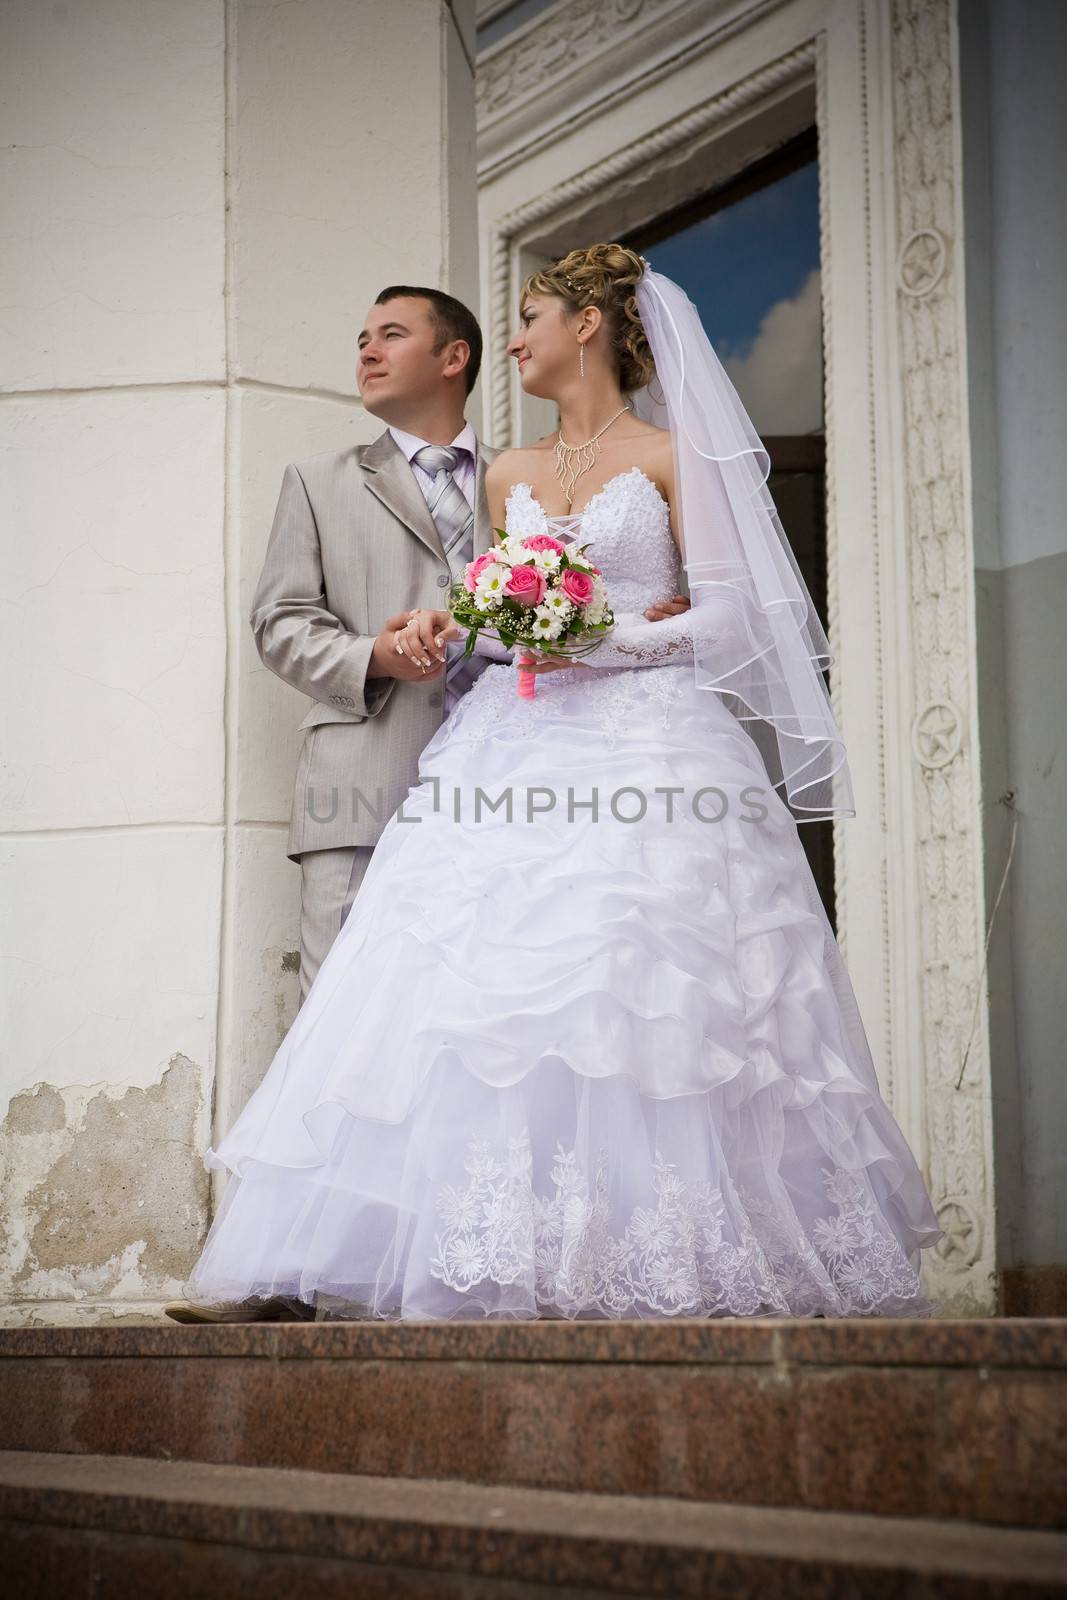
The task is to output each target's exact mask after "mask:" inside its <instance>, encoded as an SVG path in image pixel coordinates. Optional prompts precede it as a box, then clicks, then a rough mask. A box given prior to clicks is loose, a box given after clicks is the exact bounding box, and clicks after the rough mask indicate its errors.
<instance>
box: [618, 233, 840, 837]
mask: <svg viewBox="0 0 1067 1600" xmlns="http://www.w3.org/2000/svg"><path fill="white" fill-rule="evenodd" d="M643 259H644V258H643V257H642V260H643ZM636 296H637V305H638V310H639V313H640V316H641V322H642V325H643V327H644V330H645V334H646V337H647V339H648V343H649V346H650V347H651V350H652V357H653V360H654V361H655V364H656V376H655V377H654V378H653V380H652V383H651V385H650V386H649V388H647V389H640V390H637V391H636V392H635V394H634V395H633V400H634V407H635V411H636V413H637V415H638V416H640V417H643V418H644V419H645V420H646V421H649V422H653V423H655V424H656V425H657V426H659V427H664V428H668V429H669V430H670V432H671V435H672V437H673V441H674V464H675V483H676V493H677V501H678V508H679V519H680V532H681V537H682V546H683V551H684V562H685V570H686V574H687V576H688V580H689V590H690V595H691V598H692V602H693V606H694V608H701V609H703V608H704V607H709V606H710V607H713V608H714V615H713V616H712V617H710V618H702V619H701V625H700V626H694V650H693V654H694V661H695V669H696V681H697V686H698V687H699V688H701V689H711V690H713V691H714V692H715V693H717V694H721V695H722V696H723V697H724V698H725V700H726V703H727V705H728V706H729V708H730V710H731V711H732V712H733V714H734V715H735V716H736V717H737V718H738V719H739V720H740V721H742V722H747V723H750V724H751V726H750V728H749V732H750V733H751V735H752V737H753V738H754V739H755V740H756V742H757V744H758V745H759V748H760V753H761V754H762V756H763V759H764V761H765V763H766V765H767V772H768V776H769V777H770V780H771V782H772V783H773V785H774V786H775V788H776V789H778V790H779V791H781V790H783V789H784V791H785V793H784V794H783V796H782V798H783V799H784V800H785V801H786V802H787V804H788V805H789V807H790V809H791V811H792V812H793V814H794V817H795V819H796V821H797V822H798V823H799V822H816V821H819V820H821V819H823V818H826V817H833V816H855V814H856V812H855V805H854V803H853V796H852V780H851V776H850V773H849V768H848V759H847V756H846V753H845V745H844V741H843V739H842V737H841V734H840V731H839V729H838V726H837V723H836V721H835V720H834V714H833V711H832V709H831V706H830V698H829V695H828V693H827V690H826V684H825V681H824V679H823V676H822V673H823V669H824V668H825V667H826V666H828V665H829V663H830V661H831V660H832V656H831V653H830V647H829V644H828V643H827V639H826V634H825V633H824V631H823V628H822V624H821V623H820V621H819V618H818V615H817V613H816V611H815V607H814V606H813V604H812V601H811V597H810V595H809V594H808V591H807V588H806V586H805V584H804V579H803V578H802V577H801V574H800V569H799V567H798V566H797V563H796V559H795V557H794V555H793V552H792V550H791V549H790V548H789V543H788V541H787V539H786V536H785V533H784V531H783V529H782V525H781V523H780V521H779V520H778V513H777V511H776V510H775V508H774V502H773V500H772V499H771V494H770V490H769V489H768V488H767V478H768V476H769V473H770V457H769V456H768V454H767V451H766V449H765V448H764V446H763V444H762V442H761V441H760V438H759V435H758V434H757V433H756V430H755V428H754V427H753V426H752V422H751V420H750V419H749V416H748V413H747V412H746V411H745V408H744V406H743V405H742V404H741V401H740V399H739V397H738V394H737V391H736V390H735V388H734V386H733V384H732V383H731V382H730V379H729V378H728V377H727V375H726V372H725V370H724V368H723V365H722V363H721V362H720V360H719V358H718V356H716V354H715V352H714V350H713V349H712V347H711V342H710V340H709V339H708V336H707V334H706V333H705V332H704V327H703V324H702V323H701V321H700V315H699V313H698V311H697V309H696V306H695V305H694V304H693V302H692V301H691V300H690V299H689V296H688V295H687V294H686V293H685V291H684V290H683V289H682V288H681V287H680V286H679V285H678V284H677V283H675V282H674V281H673V279H671V278H667V277H664V276H663V274H662V273H660V272H655V271H653V270H652V268H651V267H650V266H649V264H648V263H647V262H646V263H645V271H644V274H643V276H642V277H641V279H640V281H639V282H638V284H637V288H636ZM657 389H659V390H661V391H662V399H658V398H656V393H655V392H656V390H657ZM709 622H710V623H711V626H710V628H709V626H708V623H709ZM761 724H762V726H761ZM772 735H773V737H772Z"/></svg>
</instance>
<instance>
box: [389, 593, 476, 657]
mask: <svg viewBox="0 0 1067 1600" xmlns="http://www.w3.org/2000/svg"><path fill="white" fill-rule="evenodd" d="M389 622H390V623H396V624H398V631H397V635H396V645H395V648H396V653H397V654H398V655H405V656H407V657H408V659H409V660H410V661H414V662H415V663H416V664H417V665H423V664H425V665H426V666H431V665H432V664H433V663H435V662H436V663H438V664H439V663H440V662H442V661H443V660H444V659H445V655H446V650H445V646H446V644H447V643H448V641H449V640H450V639H458V638H459V637H460V636H461V634H462V631H463V630H462V629H461V628H460V627H459V625H458V623H455V622H453V620H452V614H451V612H449V611H431V610H427V609H424V608H422V607H418V608H417V609H416V610H414V611H408V612H406V613H404V612H402V613H401V614H400V616H399V617H390V619H389ZM386 626H387V627H388V626H389V624H388V623H387V624H386Z"/></svg>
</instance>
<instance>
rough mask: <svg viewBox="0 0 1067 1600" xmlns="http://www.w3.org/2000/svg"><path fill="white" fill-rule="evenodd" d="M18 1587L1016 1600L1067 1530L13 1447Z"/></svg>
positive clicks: (1049, 1586) (1050, 1590)
mask: <svg viewBox="0 0 1067 1600" xmlns="http://www.w3.org/2000/svg"><path fill="white" fill-rule="evenodd" d="M0 1588H2V1589H3V1592H5V1593H8V1594H11V1595H16V1594H17V1595H19V1596H20V1597H22V1600H45V1597H46V1596H47V1597H48V1600H54V1597H55V1596H57V1595H63V1596H65V1597H66V1596H71V1597H74V1596H81V1595H90V1594H92V1595H109V1596H113V1597H120V1596H125V1595H127V1594H128V1595H131V1596H133V1595H142V1594H151V1595H152V1596H153V1600H170V1597H171V1596H179V1595H180V1596H181V1597H182V1600H186V1597H187V1596H189V1595H191V1594H192V1595H199V1594H255V1596H256V1600H273V1597H277V1600H283V1597H284V1600H304V1597H305V1596H307V1597H308V1600H311V1597H314V1600H331V1597H332V1596H335V1595H336V1596H341V1595H345V1596H350V1595H352V1594H354V1593H355V1594H359V1595H360V1596H361V1600H431V1597H434V1600H437V1597H442V1596H449V1597H461V1596H462V1597H471V1600H474V1597H484V1600H488V1597H489V1596H492V1597H494V1600H533V1597H534V1596H536V1595H546V1594H547V1593H548V1592H551V1593H552V1595H554V1596H555V1597H556V1600H566V1597H567V1596H571V1597H573V1600H578V1597H579V1596H582V1597H585V1600H595V1597H597V1596H605V1597H606V1596H609V1595H646V1596H671V1597H675V1600H686V1597H689V1596H700V1597H704V1600H718V1597H722V1600H727V1597H728V1600H749V1597H751V1600H777V1597H779V1596H782V1597H786V1596H788V1597H790V1600H798V1597H804V1600H809V1597H810V1600H816V1597H825V1596H828V1595H832V1596H834V1600H889V1597H893V1600H900V1597H904V1596H908V1597H913V1600H917V1597H919V1596H921V1597H922V1600H933V1597H936V1596H946V1597H952V1600H962V1597H964V1596H982V1597H985V1600H1007V1597H1009V1596H1011V1597H1028V1600H1038V1597H1044V1596H1054V1595H1055V1596H1063V1595H1064V1594H1067V1534H1063V1533H1048V1532H1045V1531H1034V1530H1019V1529H1009V1528H991V1527H988V1526H985V1525H978V1524H973V1523H958V1522H957V1523H946V1522H937V1521H931V1520H915V1519H912V1518H905V1517H898V1518H888V1517H872V1516H864V1515H858V1514H854V1513H853V1514H844V1513H840V1512H827V1511H796V1510H781V1509H771V1508H768V1507H752V1506H724V1505H720V1504H701V1503H697V1502H694V1501H692V1500H679V1499H675V1498H673V1497H648V1496H618V1495H603V1494H585V1493H574V1492H562V1491H559V1490H551V1489H515V1488H506V1487H499V1486H496V1487H486V1486H484V1485H475V1484H469V1483H457V1482H450V1481H436V1482H434V1481H427V1480H424V1479H411V1478H374V1477H365V1476H363V1475H359V1474H342V1473H319V1472H294V1471H291V1470H288V1469H285V1468H271V1467H232V1466H218V1465H211V1464H203V1463H197V1462H167V1461H145V1460H138V1459H136V1458H132V1457H123V1456H91V1455H80V1456H76V1455H75V1456H72V1455H60V1454H40V1453H37V1452H2V1453H0Z"/></svg>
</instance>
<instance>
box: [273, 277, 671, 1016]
mask: <svg viewBox="0 0 1067 1600" xmlns="http://www.w3.org/2000/svg"><path fill="white" fill-rule="evenodd" d="M481 355H482V337H481V331H480V329H479V327H478V323H477V321H476V320H475V318H474V316H473V315H472V313H471V312H470V311H469V310H468V309H467V307H466V306H465V305H463V304H462V303H461V302H460V301H459V300H456V299H454V298H453V297H452V296H451V295H449V294H444V293H442V292H441V291H440V290H438V289H427V288H412V287H410V286H407V285H393V286H392V287H390V288H387V289H383V290H382V292H381V294H379V296H378V298H377V300H376V301H375V303H374V305H373V306H372V307H371V309H370V312H369V314H368V316H367V319H366V323H365V325H364V327H363V329H362V331H361V332H360V335H359V364H358V367H357V374H356V375H357V383H358V386H359V393H360V398H361V400H362V402H363V406H364V409H365V410H366V411H369V412H370V413H371V415H372V416H375V417H379V418H380V419H381V420H382V421H383V422H384V423H386V424H387V425H388V426H387V428H386V431H385V432H384V433H382V434H380V435H379V436H378V438H377V439H375V440H374V442H373V444H369V445H357V446H355V448H352V449H348V450H343V451H340V452H339V453H330V454H324V455H318V456H312V457H310V458H308V459H307V460H304V461H301V462H298V463H295V464H291V465H289V466H287V467H286V469H285V475H284V477H283V479H282V487H281V494H280V497H279V500H278V507H277V511H276V512H275V516H274V524H273V527H272V528H271V533H270V539H269V542H268V545H267V554H266V559H265V561H264V564H263V571H262V573H261V575H260V579H259V583H258V585H257V587H256V592H255V597H254V600H253V603H252V611H251V617H250V621H251V624H252V631H253V633H254V634H255V639H256V645H257V648H258V650H259V654H260V657H261V659H262V661H263V664H264V665H265V666H267V667H269V668H270V670H271V671H272V672H276V673H277V674H278V676H279V677H280V678H284V680H285V682H286V683H289V684H292V686H293V688H294V689H299V690H300V691H301V693H303V694H306V695H310V696H311V697H312V699H313V701H314V704H313V705H312V707H311V709H310V710H309V711H308V713H307V715H306V716H305V718H304V720H303V722H302V723H301V724H300V726H301V728H303V729H304V730H305V733H304V746H303V749H302V751H301V754H300V760H299V763H298V766H297V773H296V784H295V790H294V795H293V808H292V816H291V820H290V827H289V839H288V844H287V854H288V855H289V857H290V859H291V860H293V861H298V862H299V863H300V885H301V892H300V1001H301V1004H303V1002H304V1000H305V999H306V998H307V994H308V991H309V989H310V988H311V984H312V982H313V980H314V977H315V974H316V973H317V972H318V969H319V967H320V965H321V963H322V961H323V959H324V958H325V956H326V952H327V951H328V950H329V948H330V945H331V944H332V943H333V941H334V939H335V938H336V937H337V934H338V933H339V932H340V929H341V926H342V925H343V923H344V920H345V918H346V916H347V915H348V912H349V910H350V908H351V905H352V901H353V899H354V897H355V895H356V892H357V891H358V889H359V885H360V883H361V882H362V879H363V875H364V873H365V872H366V870H367V866H368V864H369V862H370V858H371V854H372V852H373V849H374V846H375V844H376V842H377V840H378V837H379V835H380V834H381V832H382V830H383V828H384V827H385V824H386V822H387V821H388V820H389V818H390V816H391V815H392V814H393V812H394V811H395V810H396V808H397V806H398V805H399V804H400V802H401V800H402V799H403V798H404V796H405V794H406V793H407V792H408V790H409V789H410V788H411V787H412V785H413V784H415V783H417V782H418V763H419V756H420V754H421V752H422V750H423V749H424V747H425V746H426V745H427V744H428V743H429V740H430V738H431V737H432V735H433V734H434V733H435V732H436V730H437V729H438V728H439V727H440V725H441V722H442V720H443V718H444V717H446V716H447V715H448V713H449V712H450V711H451V710H452V708H453V706H454V705H455V704H456V702H457V700H458V699H459V697H460V696H461V695H462V694H463V693H464V692H465V690H466V689H468V688H469V687H470V685H471V683H473V682H474V680H475V678H476V677H477V676H478V675H479V674H480V673H481V672H482V671H483V670H484V669H485V667H486V666H487V665H488V655H489V654H493V653H495V654H496V657H497V659H500V660H510V658H511V657H510V652H507V651H505V650H503V647H502V646H499V645H497V646H496V649H495V652H494V650H493V646H492V644H491V643H490V642H489V641H488V640H480V641H479V644H480V647H482V648H483V649H486V648H487V653H486V654H485V655H478V656H473V657H471V658H470V659H469V660H467V661H464V660H463V659H462V652H463V640H462V639H460V640H458V641H448V642H446V644H445V646H443V647H437V646H436V645H435V643H434V640H433V636H432V635H431V634H430V632H429V630H428V629H427V628H425V625H424V628H423V637H424V641H425V653H423V654H422V659H423V660H424V661H426V662H427V663H428V665H426V666H424V667H423V666H420V664H419V659H418V658H419V656H420V653H421V652H420V649H419V644H418V637H417V636H416V638H415V642H414V647H413V646H412V637H413V636H412V630H411V629H410V628H409V629H407V631H406V632H404V635H403V638H404V644H403V647H402V649H401V650H398V649H397V640H398V636H399V635H400V634H401V632H402V630H404V629H405V625H406V624H407V623H408V620H409V617H410V615H411V613H412V611H413V610H416V609H422V610H426V611H440V610H442V609H444V607H445V606H446V605H447V598H448V589H449V585H450V584H451V583H452V582H453V581H454V580H456V579H457V578H459V577H461V576H462V573H463V568H464V566H465V564H466V563H467V562H468V561H470V560H472V559H473V558H474V556H476V555H480V554H481V553H482V551H483V550H487V549H489V547H490V546H491V544H492V543H493V530H492V527H491V526H490V520H489V504H488V500H487V498H486V494H485V468H486V465H487V463H488V462H489V461H491V460H492V459H493V458H494V456H496V455H497V454H498V453H499V452H498V451H496V450H493V449H490V448H488V447H487V446H485V445H484V444H482V443H480V441H479V440H478V438H477V437H476V436H475V433H474V429H473V428H472V427H471V425H470V423H469V422H467V421H466V420H465V418H464V409H465V406H466V402H467V398H468V396H469V395H470V392H471V390H472V389H473V388H474V383H475V380H476V378H477V376H478V368H479V366H480V364H481ZM688 604H689V602H688V601H687V600H686V599H685V597H684V596H682V595H676V596H675V597H674V598H673V600H665V601H663V602H661V603H659V604H657V605H656V606H654V607H651V608H650V609H649V610H648V612H646V616H648V618H649V619H650V620H652V621H656V620H659V619H660V618H662V617H665V616H670V615H673V614H675V613H677V612H680V611H684V610H686V609H687V607H688Z"/></svg>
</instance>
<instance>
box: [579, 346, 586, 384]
mask: <svg viewBox="0 0 1067 1600" xmlns="http://www.w3.org/2000/svg"><path fill="white" fill-rule="evenodd" d="M578 371H579V372H580V373H581V375H582V377H583V378H584V377H585V345H584V344H583V343H582V341H581V340H580V339H579V340H578Z"/></svg>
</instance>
